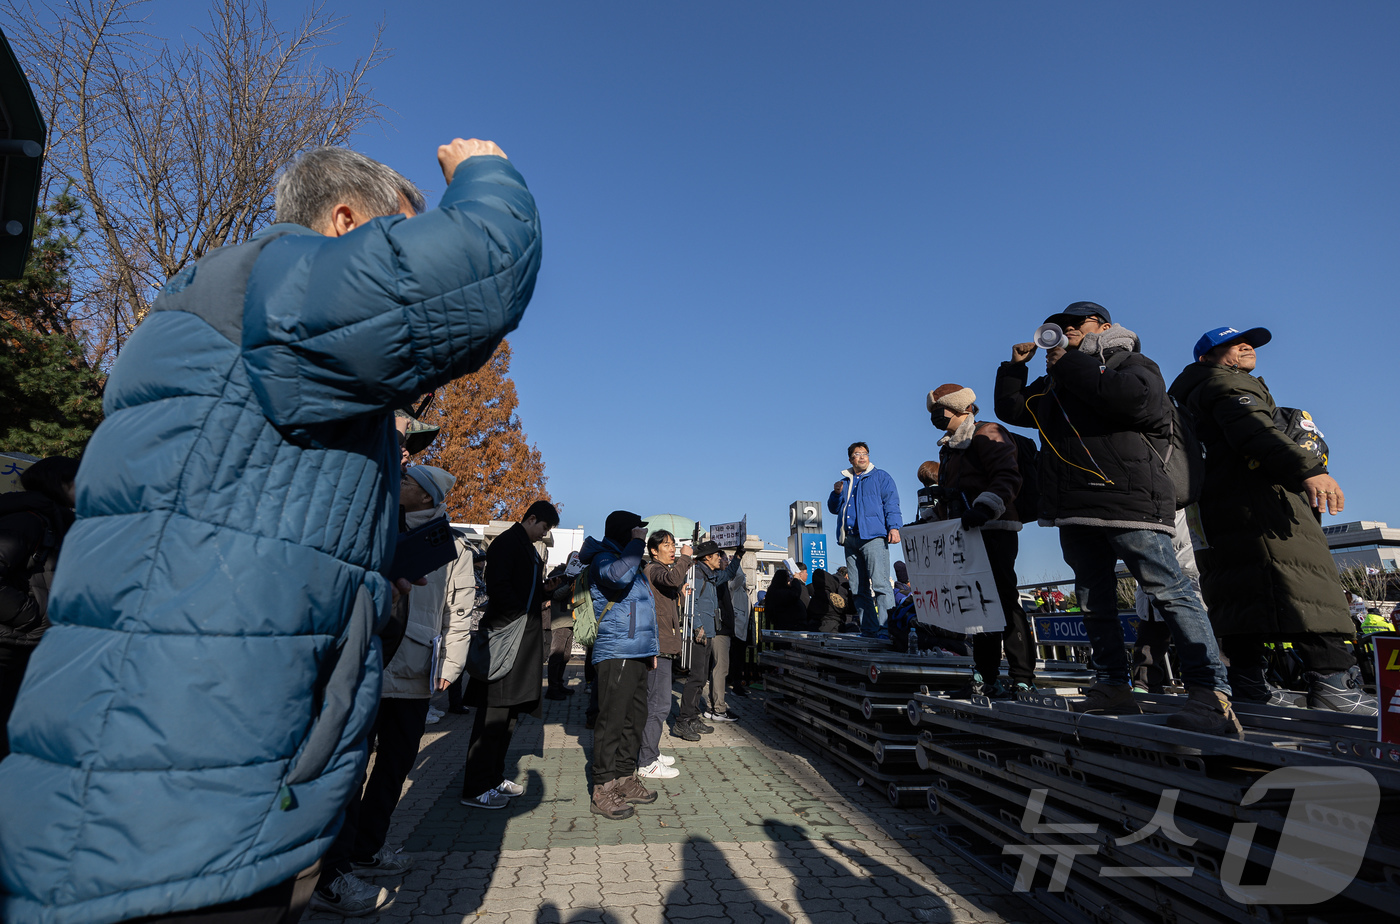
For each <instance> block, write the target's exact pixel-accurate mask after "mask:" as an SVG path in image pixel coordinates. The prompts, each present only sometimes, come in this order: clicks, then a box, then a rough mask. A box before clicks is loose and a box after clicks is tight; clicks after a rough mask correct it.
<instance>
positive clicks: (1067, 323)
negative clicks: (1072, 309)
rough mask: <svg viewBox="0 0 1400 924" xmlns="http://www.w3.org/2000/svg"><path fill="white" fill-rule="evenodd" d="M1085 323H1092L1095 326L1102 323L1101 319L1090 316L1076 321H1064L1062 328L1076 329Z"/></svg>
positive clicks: (1096, 316)
mask: <svg viewBox="0 0 1400 924" xmlns="http://www.w3.org/2000/svg"><path fill="white" fill-rule="evenodd" d="M1086 321H1093V322H1094V323H1095V324H1102V323H1103V318H1101V317H1099V316H1098V315H1094V314H1091V315H1089V316H1088V317H1084V318H1078V319H1076V320H1072V321H1065V325H1064V326H1065V327H1066V328H1070V327H1074V328H1077V327H1079V325H1081V324H1083V323H1084V322H1086Z"/></svg>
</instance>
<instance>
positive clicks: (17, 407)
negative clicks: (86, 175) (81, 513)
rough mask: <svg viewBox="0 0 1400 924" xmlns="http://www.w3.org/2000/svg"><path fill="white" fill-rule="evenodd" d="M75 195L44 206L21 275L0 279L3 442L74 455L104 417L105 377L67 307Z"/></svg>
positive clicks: (1, 446) (14, 446) (31, 450)
mask: <svg viewBox="0 0 1400 924" xmlns="http://www.w3.org/2000/svg"><path fill="white" fill-rule="evenodd" d="M77 210H78V207H77V202H76V200H75V199H74V198H73V197H72V196H71V195H69V194H67V193H64V194H63V195H60V196H59V197H58V198H57V199H56V200H54V202H53V203H52V205H51V206H50V207H49V208H48V209H46V210H41V211H40V212H39V215H38V217H37V220H36V223H35V227H34V243H33V245H32V246H31V248H30V251H29V262H28V263H26V264H25V268H24V276H23V277H21V278H20V279H14V280H0V449H5V450H9V451H12V452H14V451H18V452H27V453H31V454H32V455H36V456H40V457H44V456H56V455H66V456H77V455H78V454H79V453H80V452H82V449H83V447H84V446H85V445H86V444H87V441H88V439H89V437H91V436H92V431H93V430H94V429H96V428H97V425H98V423H100V422H101V420H102V385H103V382H104V380H105V378H104V376H103V375H102V374H101V373H100V372H98V371H96V370H94V369H93V368H91V367H90V366H89V365H88V360H87V357H86V355H85V351H84V349H83V343H82V341H81V340H80V339H79V337H78V335H77V332H76V329H75V325H74V319H73V317H72V315H71V313H70V310H69V309H70V307H71V297H72V284H71V280H70V271H71V264H72V255H73V248H74V243H75V241H76V239H77V233H76V231H75V230H74V226H75V224H76V219H77Z"/></svg>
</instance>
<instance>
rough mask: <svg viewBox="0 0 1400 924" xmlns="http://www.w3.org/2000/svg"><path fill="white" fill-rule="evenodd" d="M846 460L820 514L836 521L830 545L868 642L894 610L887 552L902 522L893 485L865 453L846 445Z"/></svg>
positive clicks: (856, 445) (862, 446)
mask: <svg viewBox="0 0 1400 924" xmlns="http://www.w3.org/2000/svg"><path fill="white" fill-rule="evenodd" d="M846 458H847V459H849V460H850V463H851V467H850V468H848V469H845V470H844V471H842V472H841V480H840V481H838V482H836V484H835V485H834V486H833V487H832V489H831V496H830V497H828V498H827V501H826V509H827V510H829V511H830V512H832V513H834V514H836V516H837V520H836V524H837V525H836V541H837V542H838V543H840V544H841V546H842V547H843V548H844V549H845V550H846V566H847V567H848V568H850V569H852V570H853V572H854V574H855V577H856V586H855V587H854V588H853V594H854V597H855V604H856V612H857V613H858V614H859V621H860V634H861V635H864V636H868V637H871V638H873V637H875V636H877V635H880V634H881V633H882V631H884V628H885V620H886V619H887V618H888V616H889V613H890V610H891V609H893V608H894V586H893V585H892V583H891V582H890V546H891V545H898V544H899V528H900V527H901V526H903V525H904V519H903V517H902V516H901V514H900V512H899V491H898V490H897V489H896V488H895V486H894V479H893V478H891V477H890V476H889V473H888V472H886V471H884V470H883V469H878V468H876V467H875V466H874V465H872V464H871V462H870V447H869V446H867V445H866V444H865V443H860V442H857V443H852V444H851V445H850V446H849V447H847V449H846ZM885 634H888V633H885Z"/></svg>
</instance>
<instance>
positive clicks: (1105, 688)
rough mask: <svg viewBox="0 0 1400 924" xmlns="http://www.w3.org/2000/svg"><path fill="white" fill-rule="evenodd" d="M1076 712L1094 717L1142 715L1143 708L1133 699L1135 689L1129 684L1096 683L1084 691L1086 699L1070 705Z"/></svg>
mask: <svg viewBox="0 0 1400 924" xmlns="http://www.w3.org/2000/svg"><path fill="white" fill-rule="evenodd" d="M1069 708H1070V709H1071V710H1073V711H1074V712H1084V713H1092V714H1093V715H1142V708H1141V707H1140V706H1138V704H1137V700H1135V699H1133V688H1132V686H1131V685H1129V684H1124V685H1123V686H1121V687H1120V686H1113V685H1111V684H1107V683H1096V684H1094V685H1093V686H1092V687H1090V688H1089V689H1087V690H1085V691H1084V698H1083V699H1081V700H1077V701H1075V702H1073V703H1070V705H1069Z"/></svg>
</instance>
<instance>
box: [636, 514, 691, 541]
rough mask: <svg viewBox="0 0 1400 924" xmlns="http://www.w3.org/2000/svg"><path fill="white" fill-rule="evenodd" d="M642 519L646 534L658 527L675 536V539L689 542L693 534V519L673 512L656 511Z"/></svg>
mask: <svg viewBox="0 0 1400 924" xmlns="http://www.w3.org/2000/svg"><path fill="white" fill-rule="evenodd" d="M642 519H643V520H644V521H646V524H647V535H648V536H650V535H651V534H652V533H654V532H656V531H657V530H658V529H664V530H666V531H667V532H668V533H670V534H671V535H673V536H675V537H676V539H677V541H679V542H689V541H690V537H691V536H693V535H694V534H695V521H694V520H691V519H687V518H686V517H682V516H677V515H676V514H674V513H656V514H652V515H651V516H649V517H642Z"/></svg>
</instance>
